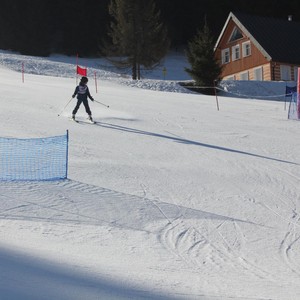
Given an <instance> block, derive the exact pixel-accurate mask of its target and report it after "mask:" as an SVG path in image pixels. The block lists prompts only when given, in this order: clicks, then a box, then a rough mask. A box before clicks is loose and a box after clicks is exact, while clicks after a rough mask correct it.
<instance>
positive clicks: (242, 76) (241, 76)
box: [240, 71, 249, 80]
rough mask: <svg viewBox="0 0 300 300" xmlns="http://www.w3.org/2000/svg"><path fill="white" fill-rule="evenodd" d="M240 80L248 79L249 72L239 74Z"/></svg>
mask: <svg viewBox="0 0 300 300" xmlns="http://www.w3.org/2000/svg"><path fill="white" fill-rule="evenodd" d="M240 80H249V72H248V71H247V72H243V73H241V74H240Z"/></svg>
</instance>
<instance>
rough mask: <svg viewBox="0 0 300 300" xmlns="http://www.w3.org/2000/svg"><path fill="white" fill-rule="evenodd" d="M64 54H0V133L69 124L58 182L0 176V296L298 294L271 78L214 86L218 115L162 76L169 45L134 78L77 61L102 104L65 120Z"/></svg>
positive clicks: (284, 148) (284, 146)
mask: <svg viewBox="0 0 300 300" xmlns="http://www.w3.org/2000/svg"><path fill="white" fill-rule="evenodd" d="M74 61H75V58H66V57H62V56H53V57H51V58H48V59H47V58H33V57H24V56H19V55H17V54H13V53H9V52H6V51H1V52H0V65H1V66H0V77H1V85H0V94H1V98H0V103H1V110H0V126H1V137H16V138H31V137H33V138H36V137H46V136H56V135H61V134H64V133H65V131H66V129H68V130H69V134H70V143H69V178H68V180H65V181H55V182H1V183H0V299H1V300H15V299H17V300H19V299H20V300H21V299H22V300H24V299H25V300H50V299H51V300H53V299H62V300H71V299H72V300H76V299H78V300H79V299H80V300H81V299H89V300H90V299H91V300H93V299H97V300H98V299H167V300H168V299H197V300H198V299H200V300H229V299H230V300H232V299H236V300H241V299H244V300H246V299H247V300H248V299H261V300H262V299H264V300H266V299H272V300H283V299H284V300H291V299H292V300H297V299H300V215H299V214H300V207H299V206H300V193H299V182H300V181H299V180H300V174H299V172H300V154H299V148H300V139H299V132H300V123H299V122H297V121H290V120H287V107H286V104H285V102H284V101H273V100H272V99H273V97H274V99H275V98H276V97H277V98H278V99H280V97H282V94H284V92H285V84H284V83H278V84H274V83H266V84H263V83H245V82H244V83H240V82H239V83H233V82H231V83H230V82H225V83H222V85H221V87H220V88H224V90H226V91H227V92H230V93H232V96H231V97H224V95H227V96H228V93H225V92H224V93H220V95H219V96H218V102H219V108H220V110H219V111H218V110H217V106H216V98H215V97H213V96H204V95H200V94H194V93H190V92H187V91H186V90H184V89H183V88H182V87H180V86H179V85H178V83H177V82H178V80H180V81H183V80H189V78H188V77H187V75H186V74H185V73H184V71H183V68H184V66H186V65H187V64H186V61H185V60H184V58H183V57H182V55H179V54H176V53H175V54H172V55H170V56H169V57H168V59H167V60H166V61H165V62H164V63H163V64H162V66H161V67H159V68H158V69H157V70H153V71H152V72H150V71H148V72H145V73H144V75H143V76H144V80H142V81H140V82H138V83H134V82H132V81H131V80H130V78H129V77H128V74H125V73H124V74H121V75H120V74H118V73H117V72H116V70H114V69H113V68H112V67H110V65H109V64H108V63H106V62H105V61H104V60H100V59H98V60H92V59H80V60H79V63H80V64H81V65H82V66H87V67H88V71H89V78H90V81H89V87H90V90H91V93H92V95H93V96H94V98H95V99H96V100H97V101H100V102H103V103H105V104H108V105H109V106H110V108H108V109H107V108H106V107H104V106H102V105H100V104H99V103H91V104H90V106H91V109H92V112H93V116H94V119H95V120H97V121H98V123H97V124H95V125H91V124H77V123H75V122H70V121H69V120H68V118H69V116H70V114H71V111H72V109H73V107H74V105H75V100H73V101H72V102H71V103H70V104H69V105H68V106H67V108H66V109H65V110H64V112H63V113H62V114H61V116H60V117H58V114H59V113H60V112H61V110H62V109H63V107H64V106H65V105H66V103H67V102H68V101H69V100H70V98H71V95H72V93H73V91H74V88H75V85H76V80H75V77H74V70H75V66H74ZM22 62H24V67H25V72H26V73H25V81H24V83H23V82H22V76H21V73H20V70H21V65H22ZM163 66H165V67H166V68H167V74H166V80H164V79H163V74H162V67H163ZM94 72H96V74H97V78H98V79H97V82H98V86H97V88H98V93H96V90H95V82H94V80H93V76H94ZM44 75H47V76H44ZM135 85H138V86H139V87H140V88H136V87H135ZM242 85H243V86H242ZM222 95H223V96H222ZM237 95H243V98H238V96H237ZM245 95H247V96H254V97H256V99H253V98H252V99H246V98H245ZM271 96H272V97H271ZM282 100H284V97H283V98H282ZM78 118H79V119H85V118H86V114H85V112H84V109H83V107H81V108H80V110H79V112H78Z"/></svg>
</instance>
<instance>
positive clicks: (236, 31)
mask: <svg viewBox="0 0 300 300" xmlns="http://www.w3.org/2000/svg"><path fill="white" fill-rule="evenodd" d="M241 38H243V34H242V32H241V31H240V30H239V29H238V28H237V27H234V29H233V31H232V33H231V36H230V39H229V42H234V41H236V40H239V39H241Z"/></svg>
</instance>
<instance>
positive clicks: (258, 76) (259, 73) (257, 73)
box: [253, 67, 263, 81]
mask: <svg viewBox="0 0 300 300" xmlns="http://www.w3.org/2000/svg"><path fill="white" fill-rule="evenodd" d="M253 73H254V74H253V75H254V80H258V81H262V80H263V67H258V68H255V69H254V70H253Z"/></svg>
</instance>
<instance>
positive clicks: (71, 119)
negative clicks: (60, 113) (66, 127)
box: [69, 118, 79, 123]
mask: <svg viewBox="0 0 300 300" xmlns="http://www.w3.org/2000/svg"><path fill="white" fill-rule="evenodd" d="M69 121H73V122H76V123H79V121H78V120H75V119H73V118H70V119H69Z"/></svg>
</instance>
